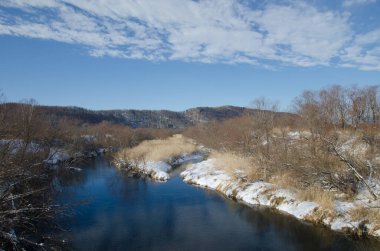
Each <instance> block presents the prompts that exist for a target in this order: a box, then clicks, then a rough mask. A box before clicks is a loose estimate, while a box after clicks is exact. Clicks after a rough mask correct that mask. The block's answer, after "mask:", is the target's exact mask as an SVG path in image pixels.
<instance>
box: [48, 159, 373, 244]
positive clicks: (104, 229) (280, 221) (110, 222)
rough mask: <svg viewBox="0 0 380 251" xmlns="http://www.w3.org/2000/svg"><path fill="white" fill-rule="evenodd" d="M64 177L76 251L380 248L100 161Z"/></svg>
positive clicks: (65, 221)
mask: <svg viewBox="0 0 380 251" xmlns="http://www.w3.org/2000/svg"><path fill="white" fill-rule="evenodd" d="M83 168H84V169H83V171H82V172H75V171H66V172H63V173H61V174H60V176H59V177H58V179H57V181H56V183H55V185H56V187H57V189H58V190H60V192H58V193H57V195H56V198H55V200H56V202H58V203H61V204H65V205H70V207H69V209H68V213H69V215H67V216H63V217H62V218H61V219H60V223H61V225H62V226H63V227H64V228H65V229H68V230H69V232H68V233H67V238H68V241H69V243H70V246H71V247H72V248H73V249H74V250H380V244H379V243H378V242H376V241H373V240H372V241H371V240H366V241H358V240H352V239H350V238H348V237H345V236H343V235H340V234H336V233H334V232H332V231H329V230H327V229H324V228H319V227H314V226H311V225H309V224H305V223H301V222H299V221H298V220H296V219H294V218H292V217H289V216H284V215H282V214H279V213H276V212H272V211H270V210H268V209H260V208H250V207H247V206H244V205H241V204H238V203H236V202H233V201H231V200H228V199H225V198H224V197H223V196H221V195H219V194H217V193H214V192H210V191H207V190H203V189H201V188H196V187H193V186H190V185H187V184H185V183H183V182H182V180H181V179H180V178H179V177H175V178H173V179H172V180H170V181H168V182H166V183H155V182H152V181H149V180H145V179H137V178H129V177H127V175H125V174H124V173H121V172H119V171H118V170H116V169H115V168H113V167H112V166H110V165H109V164H108V163H107V161H105V160H102V159H100V160H96V161H94V162H91V163H89V164H87V165H86V166H84V167H83Z"/></svg>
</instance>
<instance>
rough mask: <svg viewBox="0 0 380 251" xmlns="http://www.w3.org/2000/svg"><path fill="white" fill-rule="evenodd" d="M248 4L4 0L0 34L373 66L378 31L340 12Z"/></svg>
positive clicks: (170, 52) (153, 53) (150, 50)
mask: <svg viewBox="0 0 380 251" xmlns="http://www.w3.org/2000/svg"><path fill="white" fill-rule="evenodd" d="M359 1H361V2H364V1H365V0H356V1H355V2H359ZM366 1H371V0H366ZM346 2H354V0H350V1H346ZM255 4H256V3H247V1H232V0H224V1H220V0H199V1H177V0H155V1H151V0H139V1H134V0H130V1H127V0H109V1H101V0H94V1H86V0H60V1H58V0H57V1H55V0H3V1H2V2H1V3H0V11H1V10H2V12H0V34H3V35H12V36H24V37H31V38H39V39H51V40H56V41H60V42H65V43H73V44H81V45H84V46H85V47H86V48H87V50H88V52H89V54H90V55H92V56H95V57H102V56H111V57H122V58H133V59H147V60H154V61H159V60H181V61H195V62H204V63H232V64H236V63H247V64H254V65H258V66H262V67H272V66H273V64H275V65H292V66H302V67H309V66H318V65H334V66H342V67H354V68H359V69H362V70H380V54H379V51H380V41H379V39H378V38H379V37H380V36H379V34H378V33H379V31H378V30H375V31H372V32H369V33H367V34H358V33H356V32H355V31H353V29H352V27H351V26H350V16H349V14H347V13H346V12H337V11H332V10H326V9H323V10H322V9H319V8H318V7H316V6H313V5H309V4H306V3H301V2H294V3H290V4H289V3H288V4H287V5H284V4H278V3H267V4H262V5H260V7H255V6H254V5H255ZM346 4H348V5H350V4H353V3H346ZM256 5H257V4H256Z"/></svg>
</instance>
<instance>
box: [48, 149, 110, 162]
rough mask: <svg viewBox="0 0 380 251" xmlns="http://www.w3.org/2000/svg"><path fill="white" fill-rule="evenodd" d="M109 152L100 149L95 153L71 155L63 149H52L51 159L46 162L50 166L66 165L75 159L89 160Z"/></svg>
mask: <svg viewBox="0 0 380 251" xmlns="http://www.w3.org/2000/svg"><path fill="white" fill-rule="evenodd" d="M106 152H107V150H106V149H105V148H98V149H96V150H93V151H83V152H75V153H71V152H70V151H68V150H66V149H63V148H52V149H50V153H49V157H48V158H47V159H46V160H45V163H46V164H48V165H57V164H60V163H64V162H67V161H70V160H73V159H89V158H95V157H97V156H99V155H103V154H105V153H106Z"/></svg>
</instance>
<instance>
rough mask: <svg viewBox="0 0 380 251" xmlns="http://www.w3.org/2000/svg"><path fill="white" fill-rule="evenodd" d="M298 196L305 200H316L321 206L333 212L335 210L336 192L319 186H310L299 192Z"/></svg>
mask: <svg viewBox="0 0 380 251" xmlns="http://www.w3.org/2000/svg"><path fill="white" fill-rule="evenodd" d="M297 195H298V198H299V199H300V200H304V201H315V202H317V203H318V204H319V206H320V207H321V208H323V209H325V210H328V211H330V212H331V213H332V212H334V211H335V200H334V194H333V193H332V192H328V191H325V190H323V189H322V188H320V187H318V186H310V187H308V188H306V189H303V190H300V191H299V192H298V194H297Z"/></svg>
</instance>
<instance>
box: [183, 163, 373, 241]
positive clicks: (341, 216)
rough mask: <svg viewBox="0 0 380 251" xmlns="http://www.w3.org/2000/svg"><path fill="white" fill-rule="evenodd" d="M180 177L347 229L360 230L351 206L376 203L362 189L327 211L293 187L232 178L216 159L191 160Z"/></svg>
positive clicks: (252, 201)
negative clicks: (292, 188) (351, 214)
mask: <svg viewBox="0 0 380 251" xmlns="http://www.w3.org/2000/svg"><path fill="white" fill-rule="evenodd" d="M181 177H182V178H183V180H184V181H185V182H187V183H189V184H194V185H197V186H201V187H205V188H208V189H212V190H216V191H219V192H221V193H223V194H224V195H226V196H227V197H229V198H233V199H237V200H239V201H241V202H243V203H245V204H248V205H251V206H253V205H262V206H268V207H271V208H275V209H277V210H280V211H282V212H285V213H287V214H290V215H293V216H294V217H296V218H298V219H301V220H307V221H311V222H316V223H322V224H324V225H326V226H328V227H330V228H331V229H333V230H338V231H345V232H348V231H350V232H357V231H358V228H359V225H360V222H359V221H354V220H353V219H351V218H350V213H349V212H350V210H352V209H353V208H358V207H360V206H361V205H363V203H366V204H368V203H375V202H373V201H370V200H368V197H365V194H363V193H361V194H359V196H358V197H357V198H356V199H355V200H354V201H352V202H344V201H336V213H335V214H328V213H326V212H327V211H326V210H324V209H323V208H321V207H320V205H318V203H316V202H314V201H301V200H299V199H298V198H297V196H296V194H295V193H294V192H293V191H291V190H288V189H282V188H279V187H277V186H275V185H273V184H270V183H267V182H263V181H257V182H253V183H249V182H245V181H242V180H236V179H233V178H232V177H231V176H229V175H228V174H227V173H226V172H224V171H222V170H218V169H217V168H215V161H214V160H213V159H209V160H205V161H203V162H200V163H196V164H192V165H191V166H190V167H189V168H188V169H187V170H185V171H183V172H182V173H181ZM363 200H365V202H363ZM377 203H378V202H377ZM375 227H376V226H374V225H371V224H367V225H366V228H367V229H368V233H369V234H371V235H374V236H380V230H378V229H376V228H375Z"/></svg>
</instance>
